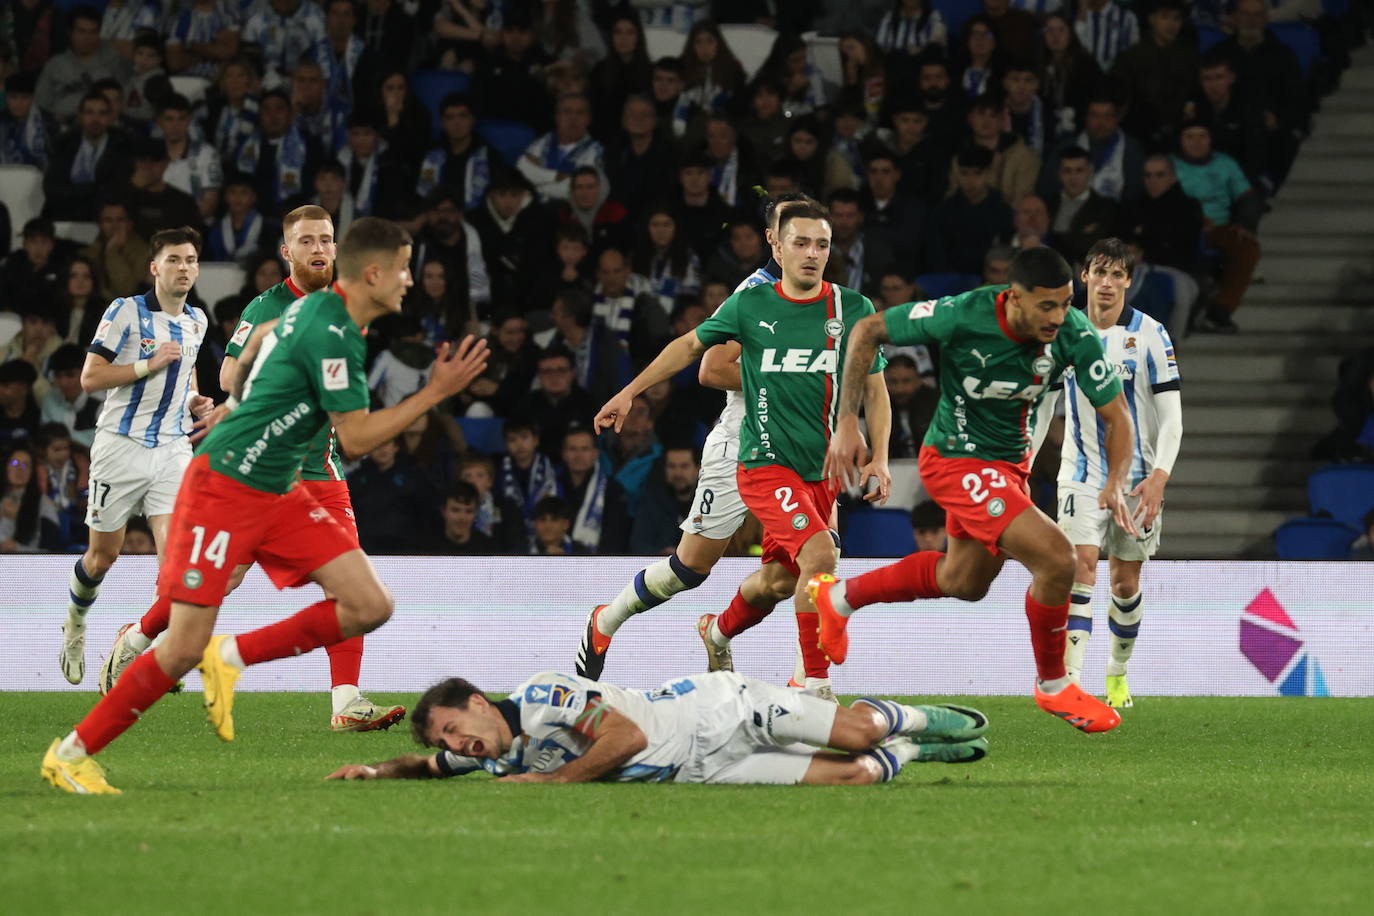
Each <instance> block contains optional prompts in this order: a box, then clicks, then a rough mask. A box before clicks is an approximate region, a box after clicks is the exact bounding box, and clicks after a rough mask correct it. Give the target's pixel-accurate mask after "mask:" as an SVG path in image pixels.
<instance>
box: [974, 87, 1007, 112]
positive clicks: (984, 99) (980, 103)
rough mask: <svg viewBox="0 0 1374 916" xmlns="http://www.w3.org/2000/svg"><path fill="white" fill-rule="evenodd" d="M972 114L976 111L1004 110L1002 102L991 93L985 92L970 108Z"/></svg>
mask: <svg viewBox="0 0 1374 916" xmlns="http://www.w3.org/2000/svg"><path fill="white" fill-rule="evenodd" d="M968 110H969V111H970V112H974V111H997V112H1000V111H1001V110H1002V100H1001V99H1000V98H998V97H997V96H996V95H994V94H993V93H991V92H984V93H983V94H982V95H980V96H978V98H976V99H974V100H973V101H972V102H971V103H970V104H969V106H968Z"/></svg>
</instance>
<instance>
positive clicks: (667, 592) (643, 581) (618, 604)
mask: <svg viewBox="0 0 1374 916" xmlns="http://www.w3.org/2000/svg"><path fill="white" fill-rule="evenodd" d="M705 581H706V577H705V576H703V575H701V574H700V573H698V572H694V571H693V570H691V569H689V568H688V567H687V566H686V564H684V563H683V562H682V561H681V560H679V559H678V558H677V555H676V554H673V555H672V556H668V557H664V558H663V559H662V560H659V561H658V562H656V563H652V564H650V565H648V566H646V567H644V568H643V569H641V570H640V571H639V572H638V573H636V574H635V577H634V578H633V579H631V580H630V582H629V583H628V584H627V585H626V586H625V587H624V588H623V589H621V590H620V594H618V595H616V596H615V599H614V600H612V601H611V603H610V604H608V605H607V606H606V609H605V610H604V611H602V612H601V613H600V614H598V615H597V616H596V628H597V630H599V631H600V633H601V635H602V636H614V635H615V631H616V630H618V629H620V626H621V624H623V623H624V622H625V621H627V620H629V619H630V618H631V617H632V616H634V615H635V614H642V613H644V612H645V611H647V610H649V609H650V608H655V607H658V606H659V605H660V604H662V603H663V602H665V601H667V600H668V599H669V598H671V597H673V596H674V595H676V594H677V593H678V592H685V591H687V589H689V588H696V587H697V586H698V585H700V584H701V583H702V582H705Z"/></svg>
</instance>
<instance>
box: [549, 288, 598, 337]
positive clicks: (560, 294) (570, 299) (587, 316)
mask: <svg viewBox="0 0 1374 916" xmlns="http://www.w3.org/2000/svg"><path fill="white" fill-rule="evenodd" d="M553 298H554V300H555V301H558V302H562V303H563V308H564V310H565V311H567V313H568V314H569V315H571V316H572V320H573V323H574V324H576V325H577V326H578V327H579V328H589V327H591V326H592V313H593V309H594V307H595V304H594V303H593V302H592V296H591V293H589V292H587V291H586V290H585V289H583V288H582V287H580V286H574V285H573V284H571V283H569V284H566V285H564V286H560V287H559V288H558V291H557V292H555V293H554V296H553Z"/></svg>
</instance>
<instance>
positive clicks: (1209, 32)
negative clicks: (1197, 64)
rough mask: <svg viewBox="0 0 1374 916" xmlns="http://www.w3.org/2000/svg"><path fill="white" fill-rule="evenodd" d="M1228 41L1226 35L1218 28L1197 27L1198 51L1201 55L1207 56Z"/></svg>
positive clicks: (1209, 26)
mask: <svg viewBox="0 0 1374 916" xmlns="http://www.w3.org/2000/svg"><path fill="white" fill-rule="evenodd" d="M1225 40H1226V33H1225V32H1223V31H1222V30H1221V29H1219V28H1217V27H1216V26H1211V25H1200V26H1198V27H1197V49H1198V53H1199V54H1206V53H1207V52H1208V51H1209V50H1211V49H1212V48H1213V47H1214V46H1215V45H1219V44H1221V43H1222V42H1223V41H1225Z"/></svg>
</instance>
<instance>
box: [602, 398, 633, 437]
mask: <svg viewBox="0 0 1374 916" xmlns="http://www.w3.org/2000/svg"><path fill="white" fill-rule="evenodd" d="M634 401H635V399H634V397H633V396H631V395H630V393H629V392H628V391H621V392H620V393H619V394H617V395H616V396H615V397H613V398H611V399H610V400H609V401H607V402H606V403H605V405H604V406H603V407H602V408H601V410H599V411H597V414H596V419H595V420H593V421H592V428H593V429H605V428H606V427H607V426H614V427H615V431H616V432H620V428H621V427H622V426H624V425H625V418H626V417H628V416H629V415H630V408H631V407H632V406H634Z"/></svg>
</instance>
